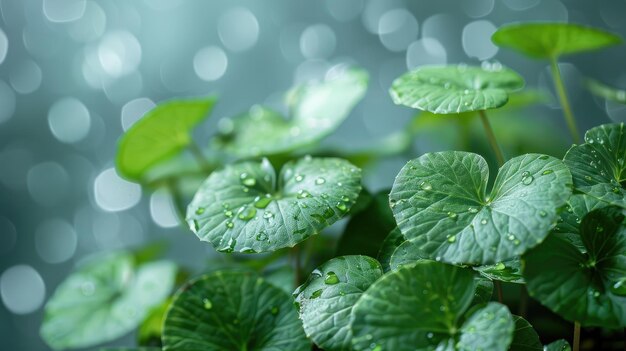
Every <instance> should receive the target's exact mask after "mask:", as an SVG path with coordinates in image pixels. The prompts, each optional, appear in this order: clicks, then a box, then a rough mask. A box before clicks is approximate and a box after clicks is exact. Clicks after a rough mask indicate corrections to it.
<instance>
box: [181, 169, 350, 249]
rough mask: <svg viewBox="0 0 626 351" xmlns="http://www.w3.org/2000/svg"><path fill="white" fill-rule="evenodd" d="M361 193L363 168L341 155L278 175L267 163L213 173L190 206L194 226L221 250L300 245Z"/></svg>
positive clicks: (335, 219) (188, 209)
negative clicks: (337, 157) (353, 164)
mask: <svg viewBox="0 0 626 351" xmlns="http://www.w3.org/2000/svg"><path fill="white" fill-rule="evenodd" d="M360 191H361V170H360V169H358V168H356V167H354V166H352V165H351V164H350V163H348V162H347V161H344V160H341V159H336V158H310V157H305V158H303V159H300V160H298V161H295V162H289V163H288V164H286V165H285V166H283V168H282V169H281V172H280V175H279V176H278V179H276V174H275V171H274V168H273V167H272V165H271V164H270V163H269V162H268V161H267V160H263V162H243V163H237V164H233V165H228V166H226V167H225V168H224V169H222V170H220V171H216V172H213V173H212V174H211V175H210V176H209V178H207V180H206V181H205V182H204V183H203V184H202V186H201V187H200V189H198V192H197V193H196V195H195V196H194V198H193V201H192V202H191V204H190V205H189V207H188V208H187V220H188V222H189V225H190V227H191V229H192V230H193V231H194V232H195V233H196V235H198V237H199V238H200V239H201V240H203V241H208V242H210V243H211V244H212V245H213V246H214V247H215V248H216V249H217V250H218V251H222V252H233V251H238V252H244V253H255V252H265V251H273V250H277V249H280V248H284V247H290V246H294V245H296V244H297V243H299V242H300V241H302V240H304V239H306V238H308V237H309V236H311V235H314V234H317V233H319V232H320V231H321V230H322V229H324V228H326V227H327V226H329V225H331V224H333V223H334V222H336V221H337V220H339V219H340V218H341V217H343V216H344V215H345V214H346V213H347V212H348V211H349V210H350V207H351V206H352V205H353V204H354V201H355V200H356V199H357V197H358V195H359V192H360Z"/></svg>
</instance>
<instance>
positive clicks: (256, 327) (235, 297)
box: [163, 271, 311, 351]
mask: <svg viewBox="0 0 626 351" xmlns="http://www.w3.org/2000/svg"><path fill="white" fill-rule="evenodd" d="M292 301H293V300H292V299H291V297H290V296H289V295H288V294H287V293H285V292H284V291H282V290H280V289H279V288H276V287H274V286H273V285H270V284H268V283H266V282H265V281H264V280H263V279H262V278H259V277H257V276H256V275H254V274H252V273H249V272H236V271H231V272H229V271H225V272H222V271H218V272H215V273H212V274H210V275H206V276H203V277H201V278H199V279H197V280H194V281H192V282H190V283H188V284H187V285H186V286H184V287H183V288H181V290H180V291H179V292H178V293H177V295H176V297H175V299H174V302H173V303H172V306H171V307H170V309H169V311H168V312H167V316H166V318H165V324H164V327H163V350H164V351H186V350H188V351H191V350H204V351H223V350H247V351H275V350H293V351H305V350H310V348H311V345H310V343H309V341H308V340H307V339H306V337H305V335H304V331H303V330H302V324H301V323H300V320H298V316H297V313H296V311H295V309H294V307H293V302H292Z"/></svg>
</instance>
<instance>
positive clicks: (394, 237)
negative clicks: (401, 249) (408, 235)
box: [377, 227, 406, 272]
mask: <svg viewBox="0 0 626 351" xmlns="http://www.w3.org/2000/svg"><path fill="white" fill-rule="evenodd" d="M405 241H406V240H405V239H404V236H403V235H402V232H401V231H400V229H399V228H398V227H396V228H394V229H393V230H392V231H391V232H389V234H388V235H387V237H386V238H385V240H383V243H382V244H381V246H380V251H378V256H377V259H378V262H380V264H381V266H382V267H383V271H384V272H389V271H390V270H391V258H392V257H393V253H394V252H395V251H396V249H397V248H398V246H400V245H401V244H402V243H403V242H405Z"/></svg>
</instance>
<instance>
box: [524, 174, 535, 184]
mask: <svg viewBox="0 0 626 351" xmlns="http://www.w3.org/2000/svg"><path fill="white" fill-rule="evenodd" d="M533 180H535V178H533V176H531V175H528V176H526V177H522V184H524V185H530V183H532V182H533Z"/></svg>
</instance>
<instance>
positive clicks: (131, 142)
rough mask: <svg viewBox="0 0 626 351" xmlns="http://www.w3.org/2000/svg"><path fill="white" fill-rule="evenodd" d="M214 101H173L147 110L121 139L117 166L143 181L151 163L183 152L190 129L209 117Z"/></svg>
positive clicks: (127, 175) (187, 142)
mask: <svg viewBox="0 0 626 351" xmlns="http://www.w3.org/2000/svg"><path fill="white" fill-rule="evenodd" d="M215 101H216V99H215V98H206V99H193V100H174V101H168V102H166V103H163V104H160V105H159V106H157V107H155V108H154V109H152V110H151V111H150V112H148V113H147V114H146V115H145V116H144V117H143V118H142V119H141V120H139V121H138V122H137V123H135V124H134V125H133V126H132V127H131V128H130V129H129V130H128V131H127V132H126V134H124V135H123V136H122V138H121V139H120V141H119V146H118V150H117V156H116V158H115V166H116V167H117V170H118V172H119V173H120V175H122V176H123V177H125V178H127V179H130V180H134V181H141V180H142V179H143V177H144V174H145V173H146V172H147V171H148V170H150V168H151V167H152V166H154V165H156V164H158V163H159V162H161V161H165V160H167V159H169V158H172V157H174V156H175V155H176V154H178V153H179V152H181V151H182V150H183V149H184V148H186V147H187V146H188V145H189V143H190V142H191V135H190V132H191V130H192V129H193V128H194V127H195V126H196V125H197V124H198V123H199V122H200V121H202V120H203V119H204V118H205V117H206V116H207V114H208V113H209V111H210V110H211V109H212V108H213V105H214V104H215Z"/></svg>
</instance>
